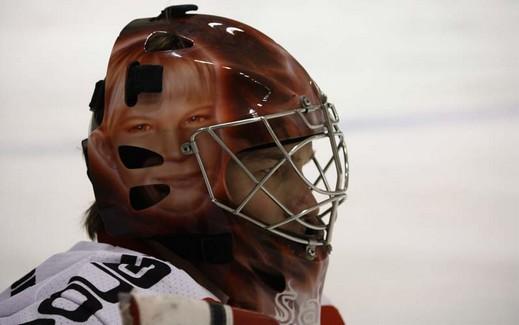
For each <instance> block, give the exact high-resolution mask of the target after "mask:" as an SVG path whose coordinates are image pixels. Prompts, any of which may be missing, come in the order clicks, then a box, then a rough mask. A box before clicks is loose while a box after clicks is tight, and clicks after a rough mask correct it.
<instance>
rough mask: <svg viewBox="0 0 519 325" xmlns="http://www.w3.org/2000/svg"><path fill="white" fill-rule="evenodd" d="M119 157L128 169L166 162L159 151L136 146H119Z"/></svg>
mask: <svg viewBox="0 0 519 325" xmlns="http://www.w3.org/2000/svg"><path fill="white" fill-rule="evenodd" d="M119 157H120V158H121V161H122V162H123V164H124V166H125V167H126V168H128V169H137V168H146V167H152V166H158V165H162V163H163V162H164V158H162V156H161V155H159V154H158V153H156V152H153V151H151V150H148V149H144V148H140V147H134V146H119Z"/></svg>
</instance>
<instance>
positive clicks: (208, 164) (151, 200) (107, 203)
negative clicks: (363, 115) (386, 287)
mask: <svg viewBox="0 0 519 325" xmlns="http://www.w3.org/2000/svg"><path fill="white" fill-rule="evenodd" d="M99 88H100V89H98V91H97V93H98V95H99V94H101V96H102V100H98V101H97V105H94V106H97V107H94V111H95V112H94V123H93V125H94V128H93V130H92V132H91V134H90V136H89V138H88V144H87V161H88V167H89V175H90V179H91V181H92V184H93V186H94V191H95V195H96V203H97V206H98V209H99V213H100V215H101V218H102V222H103V226H104V231H106V232H107V233H108V234H109V235H110V236H115V237H117V236H119V237H120V236H122V237H127V238H147V239H150V238H159V237H160V238H163V237H168V236H169V237H172V236H173V237H174V236H193V237H197V238H198V237H200V236H202V237H204V236H211V235H215V234H222V233H223V234H230V237H231V238H232V239H231V241H232V245H231V246H232V249H233V250H232V252H231V253H230V254H231V258H230V259H225V260H226V263H228V265H227V264H225V265H218V266H215V267H216V268H218V269H219V271H218V272H219V273H216V272H213V271H214V270H210V268H211V267H212V266H207V265H206V264H203V263H202V264H197V263H199V262H198V261H191V262H192V263H193V264H196V265H197V267H198V268H199V269H203V270H207V272H210V273H214V274H221V275H220V276H217V275H214V277H213V276H211V277H212V278H211V280H212V281H213V282H215V283H217V284H218V285H219V286H220V287H223V288H224V290H225V291H226V292H227V294H228V295H229V296H230V297H231V299H234V300H235V301H236V304H237V305H240V306H244V307H247V308H252V309H256V310H263V311H265V312H266V313H267V314H270V315H274V314H275V313H276V312H280V311H279V310H281V309H280V308H281V307H279V306H278V305H276V302H275V300H276V299H275V297H276V296H277V295H281V294H287V292H289V291H290V290H295V291H296V292H297V291H300V294H299V295H296V296H297V297H299V298H297V297H296V298H294V299H295V300H294V301H296V302H297V301H299V302H297V303H296V305H297V304H301V306H302V304H304V303H305V301H303V300H305V299H306V300H308V299H310V298H308V297H311V299H312V301H314V300H315V299H317V300H318V299H319V297H320V292H321V290H322V281H323V280H324V274H325V271H326V265H327V256H328V254H329V251H330V249H329V247H330V240H331V233H332V229H333V224H334V222H335V219H336V217H337V207H338V205H339V204H340V203H341V202H342V201H344V199H345V195H346V194H345V192H346V188H347V179H348V166H347V155H346V148H345V144H344V137H343V135H342V132H341V131H340V129H339V126H338V117H337V114H336V112H335V109H334V107H333V105H331V104H329V103H327V102H326V98H325V96H324V95H323V94H322V93H321V92H320V90H319V88H318V87H317V86H316V85H315V83H314V82H313V81H312V79H311V78H310V77H309V76H308V74H307V73H306V71H305V70H304V69H303V68H302V67H301V66H300V65H299V63H297V61H295V59H293V58H292V56H290V54H289V53H287V52H286V51H285V50H284V49H283V48H281V47H280V46H279V45H278V44H276V43H275V42H274V41H272V40H271V39H270V38H268V37H267V36H265V35H263V34H261V33H260V32H259V31H257V30H255V29H253V28H251V27H249V26H247V25H245V24H242V23H239V22H236V21H233V20H230V19H226V18H222V17H215V16H206V15H189V14H178V15H177V14H175V15H168V14H164V13H163V14H162V15H161V16H159V17H156V18H150V19H141V20H135V21H134V22H132V23H130V24H129V25H128V26H127V27H126V28H125V29H123V31H122V32H121V35H120V36H119V38H118V39H117V41H116V43H115V45H114V48H113V50H112V54H111V57H110V62H109V65H108V70H107V75H106V79H105V80H104V82H101V83H100V84H99ZM94 97H95V96H94ZM262 248H265V252H268V253H265V252H264V253H260V255H257V254H258V253H257V252H255V251H254V250H257V249H260V250H261V249H262ZM204 263H205V262H204ZM219 263H220V262H219ZM233 263H234V264H233ZM233 265H234V266H233ZM274 265H275V266H276V267H275V268H274V269H275V270H273V269H272V268H273V266H274ZM297 265H299V266H300V267H299V270H303V269H304V270H307V271H305V272H303V273H301V272H300V271H297V270H292V271H290V272H289V271H288V270H289V269H291V268H294V266H297ZM222 268H224V269H222ZM296 269H298V268H297V267H296ZM231 270H232V271H231ZM296 273H297V274H296ZM300 273H301V274H300ZM265 274H267V275H265ZM276 274H277V275H276ZM233 277H234V280H233V281H231V280H230V279H232V278H233ZM276 277H277V278H279V279H280V280H279V281H271V280H272V278H276ZM238 278H243V281H245V282H247V281H252V283H256V284H254V285H252V284H251V286H250V287H251V288H252V289H251V290H252V291H251V292H250V293H248V294H247V295H243V294H241V295H240V293H239V288H237V287H236V288H232V287H234V285H233V284H231V283H238V284H239V283H240V281H239V280H236V279H238ZM251 279H252V280H251ZM254 279H255V280H254ZM274 282H275V284H273V283H274ZM287 290H288V291H287ZM303 292H305V293H304V294H303ZM243 296H246V297H243ZM304 297H306V298H304ZM301 299H303V300H301ZM300 300H301V301H300ZM314 302H315V301H314ZM275 306H277V307H275ZM301 308H302V307H301ZM305 308H306V307H305ZM317 315H318V312H317Z"/></svg>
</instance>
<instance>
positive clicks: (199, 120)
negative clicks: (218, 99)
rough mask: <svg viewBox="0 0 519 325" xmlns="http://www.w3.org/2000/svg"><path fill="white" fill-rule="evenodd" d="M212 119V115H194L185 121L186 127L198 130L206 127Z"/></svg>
mask: <svg viewBox="0 0 519 325" xmlns="http://www.w3.org/2000/svg"><path fill="white" fill-rule="evenodd" d="M211 118H212V116H211V115H192V116H190V117H189V118H188V119H186V120H185V121H184V126H186V127H189V128H197V127H201V126H204V125H205V124H206V123H207V121H209V120H210V119H211Z"/></svg>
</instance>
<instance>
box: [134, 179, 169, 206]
mask: <svg viewBox="0 0 519 325" xmlns="http://www.w3.org/2000/svg"><path fill="white" fill-rule="evenodd" d="M169 192H170V189H169V186H168V185H166V184H154V185H143V186H135V187H132V188H131V189H130V204H131V205H132V208H134V209H135V210H143V209H146V208H149V207H151V206H152V205H155V204H157V203H159V202H160V201H162V199H164V198H165V197H166V196H168V194H169Z"/></svg>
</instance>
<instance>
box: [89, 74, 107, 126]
mask: <svg viewBox="0 0 519 325" xmlns="http://www.w3.org/2000/svg"><path fill="white" fill-rule="evenodd" d="M88 106H90V111H91V112H92V113H94V116H93V118H94V120H95V122H96V123H97V125H99V124H101V121H102V120H103V114H104V110H105V81H104V80H99V81H98V82H96V86H95V88H94V93H93V94H92V99H91V100H90V104H88Z"/></svg>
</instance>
